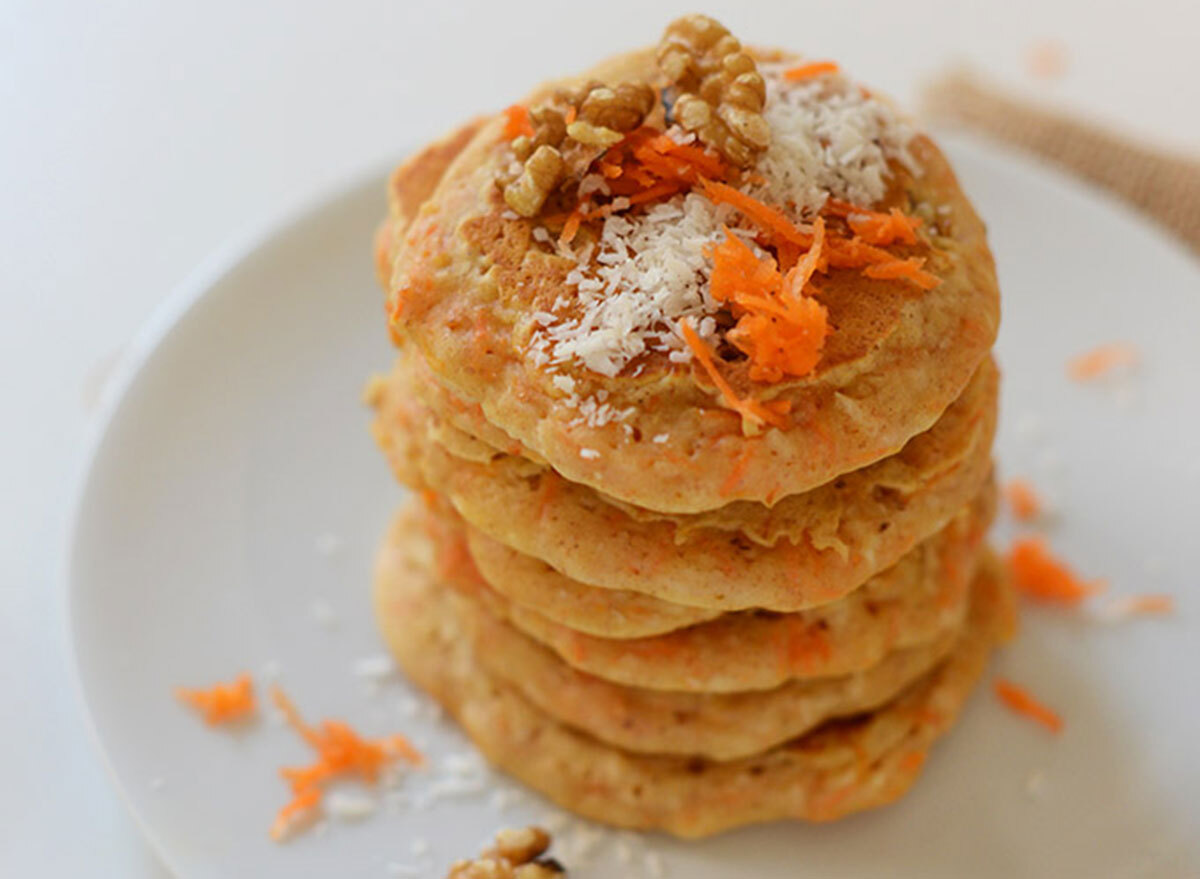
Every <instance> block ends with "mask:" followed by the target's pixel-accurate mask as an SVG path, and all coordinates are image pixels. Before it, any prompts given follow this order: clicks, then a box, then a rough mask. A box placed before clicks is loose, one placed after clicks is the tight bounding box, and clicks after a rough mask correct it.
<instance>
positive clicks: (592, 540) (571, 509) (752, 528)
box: [368, 361, 997, 612]
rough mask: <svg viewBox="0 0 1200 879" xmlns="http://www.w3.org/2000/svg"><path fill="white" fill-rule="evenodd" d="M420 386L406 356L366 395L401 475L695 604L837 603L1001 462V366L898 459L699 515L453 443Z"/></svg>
mask: <svg viewBox="0 0 1200 879" xmlns="http://www.w3.org/2000/svg"><path fill="white" fill-rule="evenodd" d="M408 382H409V377H408V375H407V373H406V372H405V370H404V368H403V362H402V361H401V363H400V364H399V365H398V368H397V369H396V370H395V371H394V372H393V373H392V376H391V378H390V379H389V380H387V381H382V382H376V383H375V384H374V385H373V386H372V388H371V389H370V390H369V392H368V397H369V401H370V402H371V404H372V405H373V406H375V408H376V410H377V413H378V414H377V418H376V420H375V422H374V425H373V431H374V433H375V436H376V440H377V441H378V443H379V445H380V447H381V449H382V450H383V451H384V453H385V455H387V457H388V460H389V462H390V463H391V465H392V468H393V470H394V471H395V473H396V475H397V476H398V478H399V479H400V480H401V481H402V482H404V483H405V484H407V485H410V486H412V487H414V488H417V489H418V490H425V489H431V490H433V491H435V492H437V493H439V494H441V495H443V496H445V497H446V498H447V499H448V500H449V501H450V503H451V504H453V506H454V508H455V509H456V511H457V512H458V513H459V514H460V515H461V516H462V517H463V519H465V520H466V521H467V522H469V523H470V524H471V525H472V526H474V527H475V528H477V529H479V530H480V531H482V532H483V533H484V534H486V535H488V536H489V537H491V538H493V539H495V540H498V541H500V542H501V543H504V544H505V545H507V546H510V547H512V548H514V549H516V550H518V551H520V552H523V553H525V554H526V555H531V556H533V557H535V558H538V559H541V560H542V561H545V562H547V563H548V564H550V565H551V566H553V567H554V568H555V569H557V570H558V571H560V572H562V573H563V574H565V575H567V576H568V577H571V578H572V579H574V580H577V581H579V582H581V583H584V584H587V585H590V586H600V587H604V588H611V589H622V590H627V591H633V592H641V593H644V594H647V595H651V596H654V597H656V598H660V599H663V600H666V601H669V602H673V603H676V604H684V605H690V606H695V607H703V608H709V609H717V610H723V611H725V610H739V609H744V608H762V609H766V610H774V611H780V612H794V611H799V610H804V609H805V608H808V607H813V606H815V605H819V604H824V603H827V602H830V601H834V600H836V599H837V598H840V597H841V596H843V595H845V594H846V593H847V592H849V591H850V590H852V589H854V588H856V587H858V586H860V585H861V584H862V583H864V582H865V581H866V580H867V579H869V578H870V577H871V576H873V575H874V574H876V573H878V572H880V571H882V570H884V569H885V568H887V567H890V566H891V565H892V564H895V562H896V561H898V560H899V559H900V557H901V556H902V555H904V553H906V552H908V551H909V550H910V549H912V548H913V547H914V546H915V545H916V544H917V543H919V542H920V541H921V540H924V539H925V538H927V537H929V536H930V535H931V534H933V533H935V532H937V531H938V530H940V529H941V528H942V527H943V526H944V525H945V524H946V523H947V522H948V521H949V520H950V519H951V518H952V517H953V516H954V515H955V514H957V513H958V511H959V510H961V509H962V508H963V507H964V506H965V505H966V504H967V503H968V502H969V501H970V499H971V498H973V497H975V496H976V495H977V494H978V493H979V492H980V490H981V489H982V487H983V485H984V484H985V483H986V481H987V480H988V478H989V474H990V470H991V462H990V457H989V454H990V446H991V441H992V436H993V433H994V430H995V416H996V386H997V375H996V370H995V368H994V366H993V365H992V364H991V362H990V361H987V362H985V363H984V364H983V366H981V367H980V370H979V372H978V373H977V375H976V377H975V378H974V379H973V380H972V382H971V384H970V385H969V386H968V388H967V390H966V391H965V392H964V394H963V396H962V397H961V398H959V400H957V401H955V403H954V404H953V405H951V407H950V408H949V409H948V410H947V411H946V413H945V414H944V416H943V417H942V418H940V419H939V420H938V421H937V423H936V424H935V425H934V427H933V428H931V429H930V430H929V431H927V432H926V433H923V434H920V435H918V436H917V437H915V438H914V439H913V440H912V441H911V442H909V443H908V444H907V445H906V446H905V447H904V449H902V450H901V451H900V452H899V453H897V454H896V455H893V456H891V457H889V458H887V459H885V460H884V461H881V462H878V463H877V464H874V465H872V466H871V467H868V468H864V469H863V470H859V471H856V472H854V473H850V474H846V475H845V476H842V477H839V478H838V479H836V480H834V481H833V482H832V483H829V484H827V485H825V486H821V487H820V488H818V489H816V490H814V491H811V492H807V493H805V494H803V495H793V496H789V497H787V498H783V499H782V500H780V501H779V502H778V503H776V505H775V506H774V507H765V506H762V505H759V504H752V503H747V502H737V503H732V504H728V505H726V506H725V507H723V508H721V509H720V510H716V511H712V512H709V513H704V514H699V515H696V516H663V515H660V514H652V513H650V512H648V511H645V510H640V509H636V508H631V507H629V506H627V505H617V504H615V503H612V502H610V501H609V500H607V499H606V498H605V497H604V496H602V495H600V494H598V493H597V492H595V491H594V490H592V489H589V488H587V487H585V486H581V485H578V484H575V483H571V482H569V481H567V480H565V479H564V478H563V477H561V476H560V475H559V474H557V473H555V472H554V471H552V470H548V469H546V468H544V467H539V466H538V465H536V464H534V463H532V462H530V461H529V460H527V459H525V458H521V457H517V456H513V455H507V454H504V453H501V452H498V451H495V450H490V447H488V446H487V445H486V444H483V443H480V442H479V441H478V440H476V439H475V438H473V437H470V436H468V435H466V434H461V433H457V438H454V439H453V440H452V437H454V436H455V434H456V432H455V431H453V430H452V429H449V431H448V430H447V426H446V425H445V424H442V423H439V422H437V421H436V419H435V418H434V417H433V416H432V414H431V413H429V412H428V410H426V409H424V408H423V407H421V406H420V405H419V404H418V403H417V402H416V401H415V400H414V397H413V394H412V393H411V391H410V390H409V388H408ZM433 430H437V431H440V432H439V433H438V434H437V435H438V437H440V438H441V440H442V441H441V442H438V441H435V440H434V439H431V436H430V433H431V431H433ZM451 442H453V449H449V448H448V446H449V445H450V444H451ZM451 451H453V454H451Z"/></svg>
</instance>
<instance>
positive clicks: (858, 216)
mask: <svg viewBox="0 0 1200 879" xmlns="http://www.w3.org/2000/svg"><path fill="white" fill-rule="evenodd" d="M846 222H847V224H848V225H849V226H850V228H851V230H853V232H854V234H855V235H857V236H858V237H859V238H861V239H862V240H863V241H865V242H867V244H875V245H879V246H881V247H887V246H888V245H890V244H916V243H917V229H918V228H920V226H921V219H920V217H910V216H908V215H907V214H905V213H904V212H903V211H901V210H900V209H899V208H892V209H891V210H890V211H888V213H886V214H884V213H879V212H878V211H863V210H860V209H855V210H854V211H853V212H852V213H850V214H849V216H847V218H846Z"/></svg>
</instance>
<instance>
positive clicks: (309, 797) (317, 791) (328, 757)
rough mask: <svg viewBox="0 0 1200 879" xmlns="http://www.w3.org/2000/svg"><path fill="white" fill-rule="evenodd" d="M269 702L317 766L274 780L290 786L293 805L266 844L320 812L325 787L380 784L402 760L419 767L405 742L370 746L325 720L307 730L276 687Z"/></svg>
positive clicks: (393, 739)
mask: <svg viewBox="0 0 1200 879" xmlns="http://www.w3.org/2000/svg"><path fill="white" fill-rule="evenodd" d="M271 698H272V700H273V701H274V703H275V705H276V707H277V708H278V709H279V710H280V712H282V714H283V716H284V718H285V719H286V720H287V722H288V725H289V726H291V727H292V729H294V730H295V731H296V732H297V733H298V734H299V735H300V737H301V738H302V739H304V741H305V742H307V743H308V744H309V746H310V747H312V749H313V750H314V751H316V752H317V759H316V761H315V762H314V763H312V764H311V765H309V766H299V767H285V768H283V769H281V770H279V774H280V775H281V776H283V779H284V780H285V781H287V782H288V784H289V785H290V786H291V789H292V799H291V801H290V802H289V803H288V804H287V805H285V806H284V807H283V808H282V809H280V810H279V813H278V814H277V815H276V816H275V822H274V823H273V824H272V825H271V838H272V839H274V840H276V841H279V840H282V839H284V838H285V837H286V836H287V835H288V833H289V832H290V831H291V830H292V829H293V828H294V827H295V825H296V822H297V821H299V820H302V819H303V818H304V817H305V816H307V815H311V814H313V813H314V811H315V810H316V809H317V808H319V807H320V804H321V798H322V796H323V795H324V785H325V784H326V783H327V782H329V781H331V780H332V779H335V778H340V777H347V776H350V777H353V776H357V777H358V778H360V779H362V780H363V781H366V782H370V783H373V782H375V781H376V780H377V779H378V778H379V774H380V772H382V771H383V769H384V768H385V767H386V766H387V765H388V764H390V763H392V762H394V761H395V760H398V759H399V760H403V761H405V762H406V763H409V764H411V765H413V766H420V765H421V764H422V763H423V762H424V757H422V755H421V754H420V752H419V751H417V750H416V749H415V748H414V747H413V746H412V744H411V743H409V741H408V739H406V738H404V736H400V735H394V736H389V737H388V738H386V739H378V740H375V741H370V740H367V739H363V738H362V737H360V736H359V735H358V733H356V732H355V731H354V730H353V729H351V728H350V727H349V726H348V725H347V724H345V723H343V722H341V721H338V720H325V721H322V722H321V725H320V727H312V726H309V725H308V724H306V723H305V722H304V720H303V719H302V718H301V717H300V713H299V712H298V711H297V710H296V706H295V705H293V704H292V702H291V700H290V699H288V697H287V696H286V695H285V694H284V692H283V690H281V689H280V688H279V687H273V688H272V690H271Z"/></svg>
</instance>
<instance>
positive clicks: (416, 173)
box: [375, 118, 484, 290]
mask: <svg viewBox="0 0 1200 879" xmlns="http://www.w3.org/2000/svg"><path fill="white" fill-rule="evenodd" d="M483 123H484V120H483V119H482V118H480V119H472V120H471V121H470V122H468V123H467V124H466V125H463V126H461V127H459V128H458V129H456V130H455V131H453V132H451V133H450V134H447V135H446V136H444V137H442V138H439V139H438V140H435V141H434V142H433V143H431V144H429V145H428V146H425V147H423V148H422V149H420V150H418V151H417V152H415V153H413V154H412V155H411V156H409V157H408V158H407V159H405V160H404V161H403V162H401V163H400V164H399V165H398V166H397V167H396V169H395V170H394V171H392V173H391V175H390V176H389V177H388V185H387V196H388V215H387V217H386V218H385V219H384V220H383V222H381V223H380V224H379V228H378V230H377V231H376V233H375V277H376V279H377V280H378V281H379V284H380V286H381V287H383V288H384V290H387V288H388V285H389V283H390V282H391V278H392V263H393V261H394V260H395V257H396V246H397V245H398V244H399V242H400V239H401V238H402V237H403V236H404V232H405V230H406V229H408V227H409V224H410V223H412V221H413V218H414V217H415V216H416V215H417V211H418V210H420V208H421V205H423V204H424V203H425V202H426V201H427V200H428V199H429V197H430V196H431V195H433V191H434V190H435V189H436V188H437V185H438V183H439V182H440V181H441V179H442V177H443V176H444V175H445V173H446V169H447V168H449V167H450V163H451V162H453V161H454V159H455V158H456V157H457V156H458V154H459V153H461V152H462V151H463V148H464V147H465V146H466V145H467V144H468V143H470V142H471V140H472V139H473V138H474V137H475V135H476V134H477V133H478V132H479V129H480V128H481V127H482V126H483Z"/></svg>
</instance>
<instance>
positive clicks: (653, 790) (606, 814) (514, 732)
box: [375, 551, 1013, 837]
mask: <svg viewBox="0 0 1200 879" xmlns="http://www.w3.org/2000/svg"><path fill="white" fill-rule="evenodd" d="M972 594H973V598H972V606H971V615H970V621H969V625H968V627H967V629H966V630H965V632H964V634H963V636H962V637H961V638H960V639H959V641H958V643H957V644H956V645H955V647H954V649H953V651H952V652H951V654H950V656H949V658H948V659H947V660H945V661H944V662H943V663H941V664H940V665H939V666H937V668H936V669H935V670H934V671H933V672H931V673H929V674H927V675H926V676H925V677H923V678H922V679H920V680H919V681H918V682H917V683H915V684H914V685H913V686H912V687H910V688H908V689H907V690H905V691H904V692H903V693H902V694H901V695H900V696H899V697H898V698H896V699H895V700H893V701H892V702H890V703H889V704H887V705H886V706H885V707H882V708H880V709H878V710H876V711H874V712H872V713H870V714H866V715H862V716H859V717H857V718H851V719H847V720H844V721H835V722H831V723H827V724H824V725H823V726H821V727H819V728H818V729H817V730H815V731H814V732H812V733H809V734H808V735H805V736H803V737H801V738H798V739H795V740H793V741H791V742H788V743H786V744H783V745H780V746H777V747H775V748H772V749H770V750H768V751H766V752H764V753H762V754H758V755H755V756H752V757H744V758H739V759H736V760H730V761H722V762H714V761H709V760H705V759H702V758H696V757H673V756H664V755H647V754H635V753H632V752H629V751H626V750H622V749H620V748H615V747H612V746H610V745H607V744H604V743H602V742H600V741H599V740H597V739H595V738H593V737H591V736H588V735H586V734H583V733H580V732H578V731H575V730H573V729H572V728H570V727H568V726H566V725H564V724H561V723H558V722H557V721H555V720H553V719H552V718H551V717H550V716H549V715H547V714H546V713H544V712H543V711H541V710H540V709H538V708H536V707H535V706H534V705H533V704H532V703H531V702H530V701H529V700H528V699H526V698H525V697H524V696H523V695H521V693H520V692H519V691H518V690H517V689H516V688H514V687H512V686H511V685H509V684H508V683H507V682H505V681H503V680H501V679H499V678H498V677H496V676H494V675H493V674H492V673H490V672H489V671H488V670H487V669H485V668H484V667H483V666H482V665H481V664H480V663H479V661H478V657H477V654H476V652H475V647H474V644H473V639H472V637H471V634H470V632H469V631H468V629H467V628H466V626H465V625H464V623H463V619H462V617H461V616H460V613H461V609H462V608H463V607H464V606H468V607H469V605H466V602H465V599H463V598H462V597H461V596H459V595H457V594H456V593H455V592H454V591H453V590H449V589H446V588H445V587H444V586H443V585H442V584H439V583H437V582H435V580H434V579H433V578H432V577H431V576H430V575H429V571H428V569H427V568H422V566H421V563H420V560H419V559H412V558H411V557H406V556H405V555H403V554H400V553H395V552H390V551H389V552H385V553H383V555H382V557H381V565H380V567H379V570H378V575H377V577H376V583H375V608H376V616H377V619H378V621H379V624H380V626H381V629H382V632H383V637H384V639H385V641H386V643H387V644H388V646H389V648H390V649H391V651H392V652H393V654H394V655H395V657H396V659H397V661H398V662H399V663H400V665H401V666H402V667H403V668H404V670H405V671H406V673H407V674H408V675H409V677H410V678H411V679H412V680H413V681H414V683H416V684H417V685H418V686H420V687H422V688H423V689H425V690H426V691H428V692H429V693H430V694H431V695H433V696H434V697H435V698H436V699H437V700H438V701H439V702H441V703H442V705H444V706H445V707H446V709H447V710H448V711H449V712H450V713H451V714H453V715H454V716H455V717H456V718H457V719H458V721H459V723H460V724H461V725H462V727H463V729H464V730H465V731H466V733H467V734H468V735H469V736H470V737H471V739H472V740H473V741H474V742H475V744H476V745H477V746H478V747H479V749H480V750H481V751H482V752H483V754H484V755H485V756H486V757H487V759H488V760H489V761H490V762H491V763H492V764H494V765H495V766H497V767H498V768H500V769H502V770H504V771H507V772H509V773H511V774H512V775H514V776H516V777H517V778H518V779H520V780H521V781H523V782H524V783H526V784H528V785H530V786H531V787H533V788H535V789H536V790H538V791H540V792H542V793H543V794H545V795H546V796H548V797H549V798H550V799H552V800H553V801H554V802H556V803H558V804H559V805H560V806H562V807H564V808H566V809H570V810H572V811H574V812H576V813H578V814H580V815H583V816H585V817H587V818H590V819H593V820H596V821H600V822H602V823H606V824H612V825H616V826H620V827H629V828H636V829H647V830H648V829H661V830H665V831H667V832H669V833H673V834H675V835H677V836H682V837H700V836H707V835H711V834H714V833H718V832H720V831H722V830H726V829H729V828H732V827H736V826H739V825H743V824H749V823H755V822H763V821H772V820H777V819H783V818H794V819H804V820H811V821H827V820H832V819H835V818H839V817H842V816H844V815H848V814H850V813H852V812H857V811H860V810H863V809H868V808H872V807H875V806H880V805H883V804H886V803H889V802H892V801H893V800H895V799H897V798H898V797H900V796H901V795H902V794H903V793H904V792H905V791H906V790H907V789H908V788H909V787H910V786H911V784H912V783H913V782H914V780H915V779H916V777H917V775H918V774H919V772H920V768H921V766H922V765H923V763H924V761H925V757H926V755H927V752H928V750H929V748H930V746H931V745H932V744H933V742H934V740H936V739H937V738H938V737H940V736H941V735H942V734H943V733H945V732H946V731H947V730H948V729H949V728H950V727H951V726H952V725H953V723H954V722H955V720H956V719H957V717H958V714H959V711H960V710H961V708H962V706H963V704H964V702H965V701H966V698H967V696H968V695H969V693H970V690H971V687H972V686H973V684H974V683H975V681H976V680H977V679H978V678H979V676H980V674H981V673H982V671H983V668H984V665H985V663H986V660H987V656H988V654H989V652H990V650H991V648H992V646H993V644H994V643H995V642H996V641H998V640H1000V639H1001V638H1003V637H1005V636H1007V635H1008V634H1009V633H1010V632H1011V630H1012V626H1013V616H1012V605H1011V595H1010V593H1009V589H1008V586H1007V584H1006V583H1005V582H1004V581H1003V578H1002V575H1001V572H1000V571H999V569H998V567H997V566H996V565H994V564H991V563H989V564H987V565H985V566H984V567H983V569H982V570H981V573H980V575H979V577H978V578H977V581H976V584H975V586H974V587H973V590H972Z"/></svg>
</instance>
